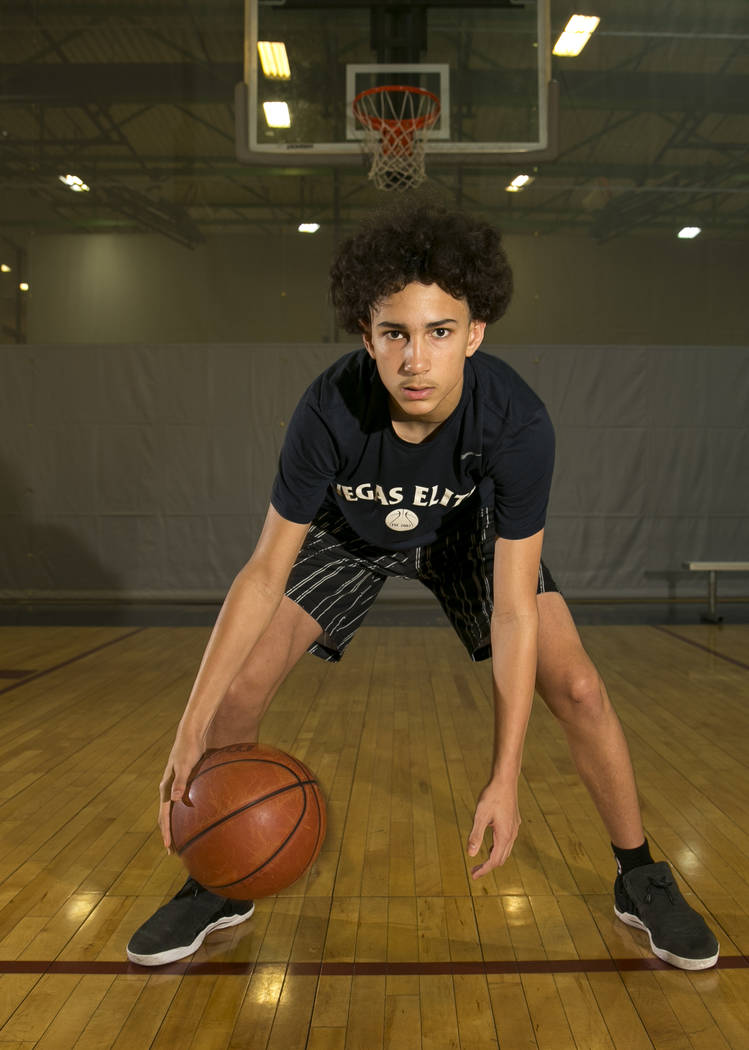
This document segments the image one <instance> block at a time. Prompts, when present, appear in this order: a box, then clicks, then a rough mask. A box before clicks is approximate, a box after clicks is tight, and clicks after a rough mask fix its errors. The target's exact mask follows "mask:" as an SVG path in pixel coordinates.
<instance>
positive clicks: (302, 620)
mask: <svg viewBox="0 0 749 1050" xmlns="http://www.w3.org/2000/svg"><path fill="white" fill-rule="evenodd" d="M320 630H321V629H320V625H319V624H318V623H317V622H316V621H315V620H313V619H312V617H311V616H310V615H309V613H307V612H305V611H304V609H302V608H301V607H300V606H299V605H297V604H296V603H295V602H292V601H291V600H290V599H289V598H287V597H286V596H284V597H283V598H282V599H281V604H280V605H279V607H278V610H277V612H276V615H275V616H274V617H273V619H272V620H271V622H270V624H269V625H268V628H267V630H266V631H265V634H264V635H263V636H262V637H261V638H260V640H259V641H258V643H257V645H256V646H255V648H254V649H253V650H252V652H251V653H250V655H249V656H248V657H247V659H246V660H245V662H244V664H243V666H242V668H241V669H240V671H239V674H238V675H237V677H236V678H235V679H234V681H233V682H232V684H231V686H230V687H229V689H228V690H227V693H226V696H225V697H224V699H223V700H222V701H221V704H220V705H219V707H218V710H217V711H216V714H215V716H214V719H213V721H212V722H211V726H210V729H209V731H208V739H207V746H208V747H226V746H227V745H229V744H236V743H252V742H253V741H256V740H257V738H258V732H259V729H260V720H261V719H262V717H263V715H264V714H265V712H266V710H267V709H268V705H269V704H270V702H271V700H272V699H273V697H274V695H275V693H276V690H277V689H278V688H279V686H280V685H281V683H282V682H283V681H284V679H285V678H286V676H287V675H288V673H289V671H291V669H292V668H293V667H294V666H295V665H296V664H297V663H298V662H299V660H300V659H301V658H302V656H304V654H305V653H306V651H307V649H309V647H310V645H312V643H313V642H314V641H316V639H317V638H318V637H319V635H320Z"/></svg>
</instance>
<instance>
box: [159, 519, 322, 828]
mask: <svg viewBox="0 0 749 1050" xmlns="http://www.w3.org/2000/svg"><path fill="white" fill-rule="evenodd" d="M308 529H309V525H308V524H307V525H299V524H297V523H296V522H292V521H287V520H286V519H285V518H282V517H281V515H280V514H279V513H278V511H276V510H274V508H273V507H272V506H271V507H269V508H268V514H267V516H266V519H265V524H264V525H263V530H262V532H261V534H260V538H259V540H258V542H257V546H256V547H255V550H254V552H253V555H252V557H251V558H250V560H249V561H248V562H247V564H246V565H245V566H244V568H243V569H242V570H241V571H240V572H239V573H238V575H237V577H236V579H235V580H234V582H233V583H232V585H231V588H230V589H229V593H228V594H227V596H226V599H225V601H224V604H223V606H222V608H221V612H220V613H219V616H218V619H217V620H216V625H215V627H214V629H213V632H212V633H211V637H210V639H209V641H208V645H207V646H206V650H205V653H204V654H203V659H202V661H201V664H200V669H199V670H198V674H197V677H196V679H195V684H194V685H193V688H192V692H191V693H190V698H189V700H188V701H187V706H186V707H185V711H184V714H183V715H182V718H181V720H180V723H179V727H178V729H177V736H176V738H175V741H174V745H173V747H172V750H171V753H170V755H169V760H168V762H167V764H166V769H165V770H164V776H163V777H162V780H161V784H160V786H159V795H160V803H161V805H160V811H159V825H160V827H161V834H162V838H163V839H164V845H165V846H166V847H167V849H169V847H170V835H169V808H170V805H171V800H175V801H176V800H178V799H181V798H182V796H183V794H184V792H185V788H186V785H187V780H188V777H189V776H190V773H191V771H192V769H193V767H194V766H195V764H196V763H197V762H198V760H199V759H200V757H201V755H202V754H203V752H204V750H205V739H206V734H207V732H208V727H209V726H210V724H211V721H212V719H213V716H214V715H215V713H216V710H217V708H218V706H219V704H220V703H221V700H222V699H223V696H224V694H225V693H226V691H227V689H228V688H229V686H230V685H231V683H232V681H233V680H234V678H235V677H236V675H237V673H238V672H239V669H240V668H241V666H242V664H243V663H244V661H245V660H246V658H247V656H248V655H249V653H250V652H251V650H252V649H253V647H254V646H255V643H256V642H257V641H258V639H259V638H260V637H261V635H262V634H263V633H264V631H265V629H266V628H267V627H268V625H269V623H270V622H271V620H272V618H273V615H274V613H275V612H276V609H277V608H278V606H279V604H280V602H281V598H282V597H283V594H284V589H285V587H286V582H287V580H288V577H289V573H290V572H291V569H292V567H293V565H294V562H295V560H296V556H297V554H298V553H299V549H300V548H301V546H302V543H303V542H304V538H305V536H306V535H307V530H308Z"/></svg>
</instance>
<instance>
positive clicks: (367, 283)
mask: <svg viewBox="0 0 749 1050" xmlns="http://www.w3.org/2000/svg"><path fill="white" fill-rule="evenodd" d="M331 273H332V297H333V302H334V305H335V306H336V308H337V310H338V312H339V315H340V318H341V321H342V323H343V325H344V326H345V328H346V329H347V330H348V331H351V332H355V333H357V334H358V335H359V337H360V338H361V340H362V341H363V343H364V347H363V348H362V349H360V350H355V351H354V352H353V353H350V354H347V355H346V356H344V357H343V358H341V359H340V360H339V361H337V362H336V363H335V364H334V365H333V366H332V367H330V368H329V369H327V370H326V371H325V372H324V373H323V374H322V375H321V376H320V377H319V378H318V379H317V380H316V381H315V382H314V383H313V384H312V386H311V387H310V388H309V389H308V390H307V392H306V393H305V394H304V396H303V397H302V399H301V401H300V402H299V405H298V406H297V409H296V411H295V413H294V416H293V418H292V420H291V422H290V425H289V428H288V431H287V434H286V439H285V443H284V447H283V451H282V453H281V459H280V464H279V468H278V474H277V476H276V480H275V483H274V485H273V490H272V493H271V500H270V507H269V509H268V514H267V518H266V521H265V525H264V527H263V530H262V533H261V536H260V538H259V540H258V543H257V546H256V548H255V551H254V553H253V555H252V557H251V558H250V560H249V562H248V563H247V565H246V566H245V567H244V568H243V569H242V570H241V572H240V573H239V575H238V576H237V578H236V580H235V581H234V583H233V584H232V587H231V589H230V591H229V593H228V595H227V598H226V601H225V603H224V606H223V608H222V610H221V613H220V615H219V617H218V620H217V622H216V626H215V628H214V631H213V633H212V635H211V639H210V641H209V643H208V646H207V649H206V652H205V655H204V658H203V661H202V664H201V667H200V670H199V672H198V675H197V678H196V681H195V685H194V687H193V690H192V693H191V695H190V698H189V701H188V703H187V707H186V709H185V712H184V715H183V717H182V719H181V722H180V725H179V729H178V731H177V736H176V739H175V742H174V746H173V748H172V751H171V754H170V756H169V760H168V762H167V765H166V769H165V771H164V777H163V779H162V782H161V812H160V825H161V831H162V835H163V838H164V842H165V844H166V845H167V847H169V845H170V843H169V806H170V800H171V799H179V798H181V797H182V794H183V792H184V791H185V785H186V782H187V779H188V776H189V774H190V771H191V769H192V768H193V766H194V765H195V763H196V762H197V761H198V759H199V758H200V756H201V754H202V753H203V752H204V751H205V750H206V748H208V747H223V746H225V745H227V744H231V743H236V742H238V741H250V740H256V739H257V734H258V726H259V723H260V719H261V717H262V715H263V712H264V711H265V710H266V708H267V706H268V704H269V703H270V701H271V698H272V696H273V694H274V693H275V691H276V689H277V688H278V686H279V685H280V683H281V682H282V681H283V680H284V677H285V676H286V674H287V673H288V672H289V670H290V669H291V668H292V667H293V666H294V664H295V663H296V662H297V661H298V660H299V659H300V657H301V656H302V655H303V654H304V653H305V652H307V651H309V652H312V653H314V654H315V655H317V656H321V657H323V658H324V659H327V660H339V659H340V658H341V656H342V654H343V652H344V650H345V648H346V646H347V645H348V643H349V642H350V641H351V638H352V637H353V635H354V633H355V631H356V629H357V628H358V626H359V625H360V623H361V622H362V620H363V618H364V616H365V614H366V612H367V610H368V608H369V607H370V605H371V604H372V602H373V601H374V599H375V597H376V595H377V593H378V591H379V590H380V588H381V586H382V584H383V582H384V581H385V579H386V577H388V576H398V577H408V578H411V579H418V580H421V582H422V583H424V584H425V585H426V586H427V587H428V588H429V589H430V590H431V591H432V592H433V593H434V594H435V595H436V596H437V598H438V599H439V601H440V603H441V605H442V607H443V609H444V610H445V612H446V614H447V616H448V618H449V619H450V621H451V622H452V624H453V627H454V628H455V630H456V631H457V633H458V635H459V637H460V639H461V641H462V642H463V644H464V645H465V647H466V649H467V651H468V654H469V656H470V657H471V658H472V659H474V660H482V659H485V658H489V657H491V660H492V672H493V683H494V700H495V727H494V757H493V763H492V767H491V770H490V771H489V777H488V782H487V785H486V787H485V788H484V790H483V791H482V792H481V795H480V797H479V799H478V801H477V805H476V812H475V819H474V823H473V829H472V831H471V833H470V836H469V838H468V853H469V855H470V856H472V857H475V856H476V855H477V854H478V852H479V850H480V848H481V845H482V842H483V840H484V836H485V833H486V832H487V830H489V829H491V850H490V853H489V856H488V858H487V859H486V860H485V861H484V862H483V863H477V864H476V865H475V867H474V868H473V877H474V878H479V877H480V876H482V875H484V874H485V873H486V872H488V871H491V870H492V869H493V868H495V867H497V866H498V865H501V864H503V863H504V861H505V860H506V859H507V857H508V855H509V853H510V851H511V849H512V846H513V843H514V841H515V837H516V835H517V833H518V827H519V824H520V814H519V812H518V792H517V783H518V777H519V774H520V767H521V759H522V754H523V742H524V737H525V732H526V727H527V724H528V718H529V714H530V708H531V700H532V697H533V691H534V685H535V687H536V688H537V689H538V692H539V693H540V695H541V696H542V697H543V699H544V701H545V702H546V703H547V704H548V706H549V707H550V709H551V711H552V712H553V713H554V714H555V715H556V716H557V718H558V719H559V721H560V723H561V725H562V727H563V728H564V731H565V733H566V735H567V739H568V742H569V746H570V749H571V752H572V756H573V758H574V760H575V763H576V765H577V768H578V770H579V772H580V775H581V777H582V779H583V781H584V782H585V784H586V786H587V788H588V790H589V791H590V793H591V795H592V797H593V800H594V802H595V804H596V806H597V808H598V810H599V812H600V814H601V818H602V820H603V823H604V825H605V827H606V830H607V832H608V834H609V836H610V839H611V842H612V844H613V851H614V855H615V858H616V862H617V867H618V875H617V877H616V882H615V886H614V907H615V911H616V914H617V916H618V917H619V918H620V919H622V920H623V921H624V922H626V923H629V924H630V925H632V926H636V927H637V928H639V929H642V930H645V931H647V933H648V935H649V938H650V943H651V946H652V949H653V951H654V952H655V954H656V955H658V956H659V957H660V958H661V959H665V960H667V961H668V962H670V963H672V964H674V965H675V966H680V967H684V968H686V969H702V968H705V967H708V966H712V965H713V964H714V963H715V962H716V960H717V958H718V943H717V941H716V939H715V937H714V936H713V934H712V932H711V931H710V930H709V928H708V927H707V925H706V924H705V922H704V920H703V919H702V918H701V917H700V916H699V915H698V914H697V913H696V912H695V911H693V910H692V908H690V907H689V905H688V904H687V903H686V901H685V900H684V898H683V897H682V895H681V893H680V891H679V889H678V888H677V886H676V884H675V882H674V879H673V877H672V875H671V872H670V870H669V867H668V865H667V864H666V863H664V862H662V861H661V862H660V863H654V862H653V858H652V857H651V855H650V851H649V848H648V843H647V841H646V839H645V835H644V832H643V827H642V823H641V819H640V811H639V805H638V799H637V791H636V787H635V782H634V775H633V772H632V767H631V763H630V759H629V753H628V749H627V745H626V742H625V739H624V735H623V733H622V730H621V727H620V724H619V721H618V719H617V717H616V715H615V713H614V711H613V709H612V707H611V704H610V702H609V698H608V696H607V693H606V689H605V687H604V685H603V682H602V681H601V679H600V677H599V676H598V674H597V672H596V669H595V668H594V666H593V665H592V663H591V661H590V659H589V657H588V656H587V654H586V652H585V651H584V649H583V647H582V644H581V642H580V639H579V636H578V634H577V631H576V629H575V627H574V624H573V622H572V618H571V616H570V614H569V611H568V609H567V606H566V604H565V602H564V599H563V598H562V596H561V595H560V594H559V592H558V591H557V588H556V586H555V584H554V581H553V579H552V577H551V575H550V573H549V571H548V569H547V568H546V567H545V565H544V564H543V563H542V562H541V560H540V558H541V546H542V540H543V530H544V521H545V517H546V508H547V501H548V496H549V487H550V484H551V476H552V465H553V459H554V436H553V430H552V426H551V423H550V422H549V419H548V416H547V413H546V410H545V408H544V406H543V404H542V402H541V401H540V400H539V399H538V397H537V396H536V395H535V394H534V393H533V391H532V390H531V389H530V388H529V387H528V386H527V385H526V384H525V383H524V382H523V380H522V379H521V378H520V377H519V376H518V375H517V374H516V373H515V372H514V371H513V370H512V369H511V368H510V367H509V366H507V365H506V364H504V363H503V362H502V361H500V360H499V359H497V358H495V357H492V356H490V355H488V354H484V353H482V352H481V351H480V350H479V347H480V345H481V341H482V339H483V336H484V329H485V326H486V324H487V323H488V322H491V321H495V320H497V319H498V318H499V317H500V316H501V315H502V314H503V313H504V311H505V309H506V307H507V305H508V302H509V299H510V295H511V291H512V276H511V271H510V267H509V265H508V263H507V259H506V257H505V254H504V252H503V250H502V248H501V245H500V238H499V234H498V233H497V232H496V231H495V230H494V229H493V228H492V227H490V226H488V225H487V224H485V223H483V222H480V221H477V220H474V219H472V218H469V217H467V216H465V215H463V214H461V213H454V212H450V211H448V210H446V209H445V208H443V207H441V206H436V205H433V204H425V203H423V202H419V201H417V202H416V203H405V204H401V205H400V206H399V207H397V208H395V209H394V210H393V211H392V212H391V213H389V214H388V215H387V216H384V217H383V216H379V217H376V218H375V219H373V220H372V221H370V222H369V223H368V224H367V225H366V226H365V227H364V228H363V229H362V230H361V231H360V232H359V233H358V234H357V235H355V236H354V237H352V238H350V239H349V240H347V241H346V242H345V243H344V244H343V245H342V247H341V249H340V251H339V252H338V255H337V258H336V260H335V262H334V265H333V268H332V271H331ZM252 910H253V905H252V902H250V901H248V902H246V903H244V902H237V901H232V900H227V899H224V898H221V897H217V896H215V895H213V894H211V893H209V892H208V891H207V890H205V889H203V888H202V887H201V886H200V885H199V884H198V883H196V882H195V881H194V880H192V879H188V881H187V883H186V884H185V886H184V887H183V889H182V890H181V891H180V893H179V894H177V896H176V897H175V898H174V899H173V900H172V901H170V902H169V903H168V904H166V905H164V906H163V907H162V908H160V909H159V910H158V911H157V912H156V913H155V914H154V915H153V916H152V917H151V918H150V919H149V920H148V921H147V922H146V923H145V924H144V925H143V926H142V927H141V928H140V929H139V930H138V931H137V932H136V933H135V934H134V935H133V937H132V940H131V941H130V944H129V945H128V956H129V957H130V959H131V960H133V961H134V962H137V963H141V964H143V965H153V966H157V965H160V964H162V963H166V962H171V961H173V960H175V959H179V958H182V957H183V956H185V955H188V954H190V953H191V952H193V951H195V950H196V948H198V946H199V945H200V944H201V943H202V942H203V939H204V938H205V936H206V935H207V934H208V933H210V932H211V931H212V930H216V929H219V928H221V927H224V926H230V925H234V924H237V923H240V922H243V921H245V919H247V918H249V916H250V915H251V914H252Z"/></svg>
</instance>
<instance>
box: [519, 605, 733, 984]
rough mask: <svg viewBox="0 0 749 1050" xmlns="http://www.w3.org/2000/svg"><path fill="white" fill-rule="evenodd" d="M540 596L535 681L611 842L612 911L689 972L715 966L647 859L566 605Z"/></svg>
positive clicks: (611, 724)
mask: <svg viewBox="0 0 749 1050" xmlns="http://www.w3.org/2000/svg"><path fill="white" fill-rule="evenodd" d="M537 602H538V614H539V633H538V669H537V677H536V686H537V689H538V692H539V693H540V694H541V696H542V697H543V699H544V701H545V702H546V704H547V705H548V707H549V708H550V710H551V711H552V713H553V714H554V715H556V717H557V718H558V719H559V721H560V723H561V724H562V726H563V728H564V730H565V733H566V735H567V741H568V744H569V747H570V751H571V753H572V757H573V759H574V761H575V765H576V766H577V769H578V771H579V773H580V776H581V778H582V780H583V782H584V783H585V785H586V787H587V788H588V790H589V791H590V794H591V796H592V798H593V801H594V802H595V804H596V807H597V809H598V812H599V813H600V815H601V819H602V820H603V823H604V825H605V826H606V830H607V831H608V834H609V836H610V838H611V842H612V844H613V845H614V847H615V853H616V855H617V862H618V864H619V867H620V874H619V875H618V877H617V879H616V882H615V885H614V910H615V912H616V914H617V916H618V917H619V918H620V919H621V920H622V921H623V922H626V923H627V924H628V925H630V926H634V927H636V928H637V929H641V930H645V931H646V932H647V934H648V937H649V939H650V945H651V948H652V950H653V952H654V953H655V955H657V956H658V957H659V958H660V959H664V960H665V961H666V962H669V963H672V964H673V965H674V966H679V967H681V968H683V969H687V970H701V969H705V968H707V967H709V966H714V965H715V963H716V962H717V960H718V950H719V949H718V942H717V940H716V938H715V935H714V934H713V933H712V931H711V930H710V929H709V927H708V926H707V924H706V923H705V920H704V919H703V918H702V916H701V915H698V914H697V912H695V911H694V910H693V909H692V908H691V907H690V906H689V905H688V904H687V902H686V901H685V900H684V898H683V897H682V895H681V892H680V891H679V888H678V886H677V885H676V882H675V881H674V878H673V875H672V874H671V871H670V869H669V866H668V864H666V863H665V862H664V861H660V862H659V863H657V864H655V863H653V862H652V858H651V857H650V852H649V850H648V848H647V844H646V842H645V834H644V832H643V828H642V821H641V818H640V807H639V802H638V799H637V789H636V786H635V778H634V773H633V770H632V763H631V760H630V757H629V748H628V747H627V742H626V740H625V738H624V733H623V731H622V728H621V725H620V723H619V719H618V718H617V716H616V713H615V712H614V709H613V707H612V706H611V702H610V701H609V698H608V694H607V693H606V687H605V686H604V684H603V682H602V681H601V678H600V676H599V674H598V672H597V671H596V669H595V667H594V666H593V663H592V661H591V659H590V657H589V656H588V654H587V653H586V652H585V650H584V649H583V645H582V642H581V641H580V636H579V635H578V633H577V629H576V628H575V625H574V623H573V620H572V617H571V615H570V612H569V609H568V608H567V605H566V603H565V601H564V599H563V598H562V596H561V595H560V594H557V593H547V594H539V596H538V599H537ZM643 855H644V859H643ZM623 861H626V862H628V863H627V866H625V865H624V864H623ZM629 862H631V865H632V866H631V867H629Z"/></svg>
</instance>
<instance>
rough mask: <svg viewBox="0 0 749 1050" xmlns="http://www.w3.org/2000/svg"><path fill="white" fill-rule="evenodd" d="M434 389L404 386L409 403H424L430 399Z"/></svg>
mask: <svg viewBox="0 0 749 1050" xmlns="http://www.w3.org/2000/svg"><path fill="white" fill-rule="evenodd" d="M433 389H434V387H431V386H404V387H403V393H404V394H405V395H406V397H407V398H408V400H409V401H423V400H424V398H425V397H429V395H430V394H431V392H432V391H433Z"/></svg>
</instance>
